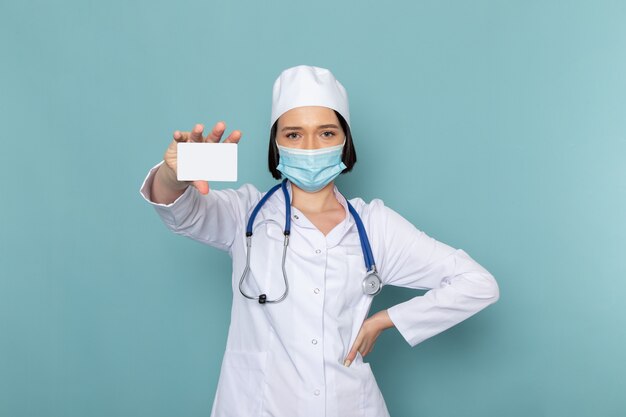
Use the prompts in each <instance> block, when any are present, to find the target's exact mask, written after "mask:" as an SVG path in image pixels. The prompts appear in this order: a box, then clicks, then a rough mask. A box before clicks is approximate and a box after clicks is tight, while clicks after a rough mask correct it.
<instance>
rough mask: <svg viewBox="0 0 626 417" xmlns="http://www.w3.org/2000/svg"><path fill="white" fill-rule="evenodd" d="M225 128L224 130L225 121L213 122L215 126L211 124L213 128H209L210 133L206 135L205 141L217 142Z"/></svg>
mask: <svg viewBox="0 0 626 417" xmlns="http://www.w3.org/2000/svg"><path fill="white" fill-rule="evenodd" d="M225 130H226V123H224V122H217V123H215V126H213V130H211V133H209V134H208V135H207V137H206V142H213V143H217V142H219V141H220V139H222V135H223V134H224V131H225Z"/></svg>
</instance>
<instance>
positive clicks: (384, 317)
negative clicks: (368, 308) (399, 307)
mask: <svg viewBox="0 0 626 417" xmlns="http://www.w3.org/2000/svg"><path fill="white" fill-rule="evenodd" d="M370 319H371V320H372V321H373V322H374V323H376V327H377V328H378V329H380V330H381V331H382V330H386V329H389V328H391V327H394V326H395V325H394V324H393V321H391V318H390V317H389V314H388V313H387V310H381V311H379V312H378V313H376V314H374V315H373V316H372V317H370Z"/></svg>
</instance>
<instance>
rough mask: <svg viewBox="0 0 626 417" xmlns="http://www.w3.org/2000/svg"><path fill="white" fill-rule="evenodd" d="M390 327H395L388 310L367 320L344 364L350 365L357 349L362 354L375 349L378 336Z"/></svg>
mask: <svg viewBox="0 0 626 417" xmlns="http://www.w3.org/2000/svg"><path fill="white" fill-rule="evenodd" d="M390 327H393V322H392V321H391V319H390V318H389V314H387V310H382V311H379V312H378V313H376V314H374V315H373V316H371V317H369V318H368V319H367V320H365V321H364V322H363V325H362V326H361V330H359V334H358V335H357V336H356V340H355V341H354V345H353V346H352V349H350V353H348V356H347V357H346V360H345V361H344V363H343V364H344V365H345V366H350V364H351V363H352V361H353V360H354V358H356V353H357V351H358V352H360V353H361V356H365V355H367V354H368V353H370V352H371V351H372V349H374V343H376V339H377V338H378V336H379V335H380V334H381V333H382V331H383V330H385V329H388V328H390Z"/></svg>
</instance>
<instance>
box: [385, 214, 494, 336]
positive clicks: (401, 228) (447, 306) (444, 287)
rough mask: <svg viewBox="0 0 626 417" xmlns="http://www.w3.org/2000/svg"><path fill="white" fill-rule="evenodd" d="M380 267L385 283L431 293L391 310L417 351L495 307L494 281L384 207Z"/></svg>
mask: <svg viewBox="0 0 626 417" xmlns="http://www.w3.org/2000/svg"><path fill="white" fill-rule="evenodd" d="M381 209H382V212H383V213H382V216H381V217H382V219H383V222H382V223H383V224H382V225H380V226H381V229H379V230H380V237H381V239H382V241H383V247H384V256H383V257H382V259H381V261H380V262H379V264H380V265H379V266H380V273H381V277H382V279H383V280H384V283H385V284H388V285H394V286H399V287H408V288H414V289H422V290H429V291H427V292H426V293H425V294H424V295H423V296H416V297H413V298H412V299H410V300H408V301H405V302H403V303H400V304H397V305H394V306H392V307H390V308H388V309H387V312H388V314H389V318H390V319H391V321H392V322H393V323H394V325H395V327H396V328H397V329H398V331H399V332H400V334H401V335H402V337H404V339H405V340H406V341H407V342H408V343H409V344H410V345H411V346H415V345H417V344H418V343H421V342H423V341H424V340H426V339H428V338H430V337H432V336H435V335H436V334H438V333H441V332H443V331H444V330H446V329H449V328H450V327H452V326H454V325H455V324H457V323H459V322H461V321H463V320H465V319H467V318H468V317H470V316H472V315H474V314H476V313H477V312H479V311H480V310H482V309H484V308H485V307H487V306H489V305H490V304H493V303H495V302H496V301H497V300H498V298H499V297H500V291H499V288H498V284H497V282H496V280H495V279H494V277H493V276H492V275H491V274H490V273H489V272H488V271H487V270H486V269H485V268H483V267H482V266H481V265H479V264H478V263H477V262H476V261H474V260H473V259H472V258H471V257H470V256H469V255H468V254H467V253H465V252H464V251H463V250H460V249H454V248H452V247H450V246H448V245H446V244H445V243H441V242H438V241H437V240H435V239H433V238H432V237H430V236H428V235H427V234H426V233H424V232H422V231H420V230H418V229H417V228H415V226H413V225H412V224H411V223H410V222H409V221H407V220H406V219H404V218H403V217H402V216H400V215H399V214H398V213H396V212H395V211H393V210H391V209H390V208H388V207H385V206H384V205H382V207H381Z"/></svg>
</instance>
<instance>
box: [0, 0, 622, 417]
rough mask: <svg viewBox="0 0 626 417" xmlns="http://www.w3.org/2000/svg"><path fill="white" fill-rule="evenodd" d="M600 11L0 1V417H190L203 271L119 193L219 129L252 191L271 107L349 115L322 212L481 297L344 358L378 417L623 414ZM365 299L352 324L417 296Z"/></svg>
mask: <svg viewBox="0 0 626 417" xmlns="http://www.w3.org/2000/svg"><path fill="white" fill-rule="evenodd" d="M625 21H626V3H625V2H623V1H586V2H580V1H570V2H561V1H528V0H525V1H521V0H520V1H495V0H494V1H472V2H463V1H410V2H409V1H404V2H387V3H385V2H381V1H375V2H374V1H362V0H361V1H344V2H338V1H325V0H320V1H316V2H303V1H293V0H289V1H273V2H264V1H256V2H255V1H250V2H247V3H242V2H236V1H229V2H227V1H219V2H218V1H213V2H207V1H198V0H187V1H177V2H173V1H172V2H165V1H154V0H153V1H129V0H125V1H121V0H109V1H106V2H104V1H99V2H96V1H77V0H66V1H63V2H52V1H12V2H9V1H4V2H2V3H1V4H0V47H1V51H2V53H1V57H2V58H1V64H0V106H1V107H0V124H1V126H2V151H1V152H0V185H1V190H2V203H1V205H0V219H1V220H0V221H1V232H0V275H1V276H0V415H1V416H3V417H4V416H7V417H9V416H10V417H21V416H29V417H30V416H65V417H73V416H77V417H78V416H80V417H86V416H88V417H92V416H93V417H96V416H102V417H105V416H106V417H110V416H133V417H138V416H152V417H155V416H208V415H209V411H210V407H211V404H212V400H213V394H214V390H215V387H216V383H217V378H218V374H219V367H220V363H221V358H222V354H223V349H224V346H225V341H226V334H227V328H228V323H229V314H230V298H231V292H230V262H229V261H230V259H229V257H228V255H227V254H225V253H223V252H219V251H218V250H216V249H213V248H210V247H208V246H204V245H201V244H199V243H197V242H194V241H191V240H189V239H186V238H183V237H180V236H177V235H174V234H172V233H171V232H169V231H168V230H167V229H166V228H165V227H164V225H163V224H162V223H161V222H160V220H159V218H158V216H157V215H156V213H155V212H154V210H153V209H152V208H151V207H150V206H149V205H148V204H147V203H146V202H144V201H143V199H142V198H141V196H140V195H139V193H138V190H139V187H140V185H141V182H142V181H143V179H144V177H145V175H146V173H147V171H148V169H149V168H150V167H152V166H153V165H154V164H156V163H157V162H159V161H160V160H161V158H162V156H163V153H164V151H165V149H166V148H167V145H168V144H169V142H170V141H171V138H172V132H173V131H174V130H176V129H180V130H190V129H191V128H192V127H193V125H194V124H195V123H204V124H205V125H207V126H212V125H213V124H214V123H215V122H217V121H218V120H224V121H225V122H226V124H227V130H228V132H230V131H231V130H232V129H240V130H242V132H243V139H242V141H241V145H240V147H239V162H240V170H239V176H240V181H239V183H238V184H235V185H233V184H215V186H216V187H217V188H221V187H224V186H238V185H239V184H242V183H245V182H252V183H254V184H255V185H256V186H257V187H259V188H260V189H264V188H266V187H269V186H270V185H271V184H272V183H273V180H272V178H271V177H270V175H269V173H268V172H267V168H266V157H265V155H266V149H267V138H268V130H269V129H268V124H269V117H270V105H271V86H272V83H273V81H274V79H275V78H276V77H277V76H278V74H279V73H280V71H282V70H283V69H285V68H287V67H290V66H293V65H298V64H308V65H316V66H321V67H327V68H330V69H331V70H332V71H333V73H334V74H335V75H336V76H337V78H338V79H339V80H340V81H341V82H342V83H343V84H344V86H345V87H346V88H347V90H348V93H349V95H350V100H351V101H350V103H351V116H352V124H353V134H354V137H355V141H356V147H357V153H358V163H357V165H356V166H355V169H354V171H353V172H352V173H350V174H349V175H347V176H343V177H341V178H340V179H339V180H338V186H339V187H340V190H341V191H342V192H343V193H344V195H346V196H347V197H349V198H351V197H354V196H360V197H362V198H364V199H365V200H366V201H369V200H371V199H372V198H381V199H383V200H384V201H385V203H386V204H387V205H389V206H390V207H392V208H393V209H395V210H396V211H398V212H399V213H400V214H402V215H403V216H404V217H406V218H407V219H408V220H410V221H411V222H412V223H413V224H415V225H416V227H418V228H419V229H422V230H424V231H425V232H427V233H428V234H430V235H431V236H433V237H435V238H437V239H438V240H441V241H443V242H446V243H448V244H449V245H452V246H454V247H458V248H462V249H464V250H466V251H467V252H468V253H469V254H470V255H471V256H472V257H473V258H475V259H476V260H478V261H479V262H480V263H481V264H482V265H483V266H485V267H486V268H487V269H488V270H489V271H490V272H492V273H493V274H494V276H495V277H496V279H497V280H498V283H499V285H500V290H501V298H500V301H499V302H498V303H497V304H495V305H493V306H491V307H489V308H487V309H486V310H484V311H483V312H481V313H479V314H478V315H476V316H473V317H471V318H470V319H468V320H467V321H465V322H463V323H461V324H459V325H457V326H455V327H453V328H452V329H450V330H448V331H446V332H444V333H442V334H440V335H438V336H436V337H434V338H431V339H429V340H427V341H425V342H423V343H421V344H419V345H417V346H416V347H415V348H412V349H411V348H410V346H409V345H408V344H407V343H406V342H405V341H404V339H402V337H401V336H400V334H399V333H398V332H397V330H395V329H391V330H388V331H386V332H384V333H383V334H382V336H381V337H380V338H379V339H378V342H377V344H376V347H375V350H374V351H373V353H372V354H371V355H369V356H368V357H366V359H367V360H369V361H370V362H371V364H372V368H373V369H374V373H375V375H376V377H377V380H378V382H379V385H380V387H381V390H382V391H383V394H384V396H385V399H386V402H387V405H388V407H389V410H390V412H391V415H392V416H394V417H402V416H428V417H439V416H441V417H443V416H450V417H458V416H469V417H471V416H483V417H485V416H489V417H491V416H494V417H496V416H498V417H499V416H508V417H516V416H520V417H528V416H567V417H578V416H580V417H582V416H594V417H596V416H624V415H626V398H625V396H624V387H625V386H626V361H625V360H624V356H623V354H624V351H626V337H625V332H624V329H625V328H626V303H624V301H623V300H624V293H625V292H626V280H625V277H626V274H625V273H626V268H625V266H624V250H625V249H626V245H625V242H624V236H625V235H626V221H625V216H624V213H626V193H625V183H626V168H625V165H624V163H623V161H622V160H623V158H624V154H625V152H626V124H625V120H626V106H625V104H626V103H625V97H626V77H625V76H624V75H625V74H626V25H625V24H624V22H625ZM418 294H419V293H415V292H414V291H410V290H406V289H394V288H386V291H384V292H383V294H381V296H380V297H379V298H378V299H377V300H376V302H375V305H374V307H373V309H372V312H374V311H377V310H380V309H383V308H386V307H388V306H391V305H393V304H395V303H398V302H400V301H403V300H406V299H408V298H409V297H412V296H415V295H418Z"/></svg>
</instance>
